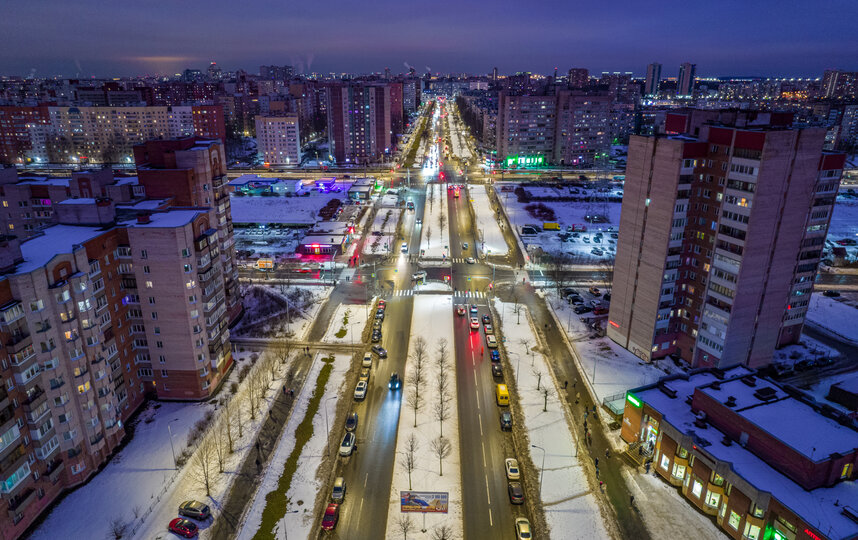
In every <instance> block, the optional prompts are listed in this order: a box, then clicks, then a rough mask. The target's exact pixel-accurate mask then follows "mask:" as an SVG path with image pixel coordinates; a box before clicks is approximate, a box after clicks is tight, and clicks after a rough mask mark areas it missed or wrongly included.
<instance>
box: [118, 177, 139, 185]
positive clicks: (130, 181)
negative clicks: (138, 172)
mask: <svg viewBox="0 0 858 540" xmlns="http://www.w3.org/2000/svg"><path fill="white" fill-rule="evenodd" d="M115 183H116V185H117V186H124V185H126V184H132V185H136V184H139V183H140V182H139V181H138V180H137V177H136V176H122V177H117V178H115Z"/></svg>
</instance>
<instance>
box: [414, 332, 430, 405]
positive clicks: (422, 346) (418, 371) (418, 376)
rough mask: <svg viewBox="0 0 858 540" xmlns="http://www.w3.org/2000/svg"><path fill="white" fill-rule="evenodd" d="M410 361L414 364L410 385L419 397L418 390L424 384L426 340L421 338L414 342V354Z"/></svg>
mask: <svg viewBox="0 0 858 540" xmlns="http://www.w3.org/2000/svg"><path fill="white" fill-rule="evenodd" d="M411 360H412V362H414V369H413V370H412V373H411V383H412V385H413V387H414V389H415V390H416V391H417V395H418V396H419V395H420V390H421V389H422V388H423V384H424V383H425V382H426V370H425V367H426V340H425V339H423V337H418V338H417V339H415V340H414V352H412V353H411Z"/></svg>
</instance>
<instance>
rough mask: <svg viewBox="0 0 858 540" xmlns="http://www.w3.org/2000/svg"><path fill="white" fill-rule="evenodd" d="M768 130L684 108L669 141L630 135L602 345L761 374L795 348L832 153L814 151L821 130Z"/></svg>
mask: <svg viewBox="0 0 858 540" xmlns="http://www.w3.org/2000/svg"><path fill="white" fill-rule="evenodd" d="M698 112H699V113H700V114H698ZM701 119H702V120H701ZM728 119H729V120H730V124H723V123H718V121H721V122H723V121H726V120H728ZM767 121H768V123H767ZM781 121H782V118H780V117H778V116H777V115H759V116H757V115H755V113H752V112H747V113H746V112H742V113H737V112H736V111H725V112H723V113H722V112H718V111H702V112H700V111H690V112H686V113H681V114H668V118H667V120H666V123H665V125H666V126H667V129H668V131H673V132H674V133H682V134H675V135H667V136H657V137H641V136H633V137H632V140H631V143H630V145H629V157H628V166H627V169H626V182H625V193H624V196H623V211H622V215H621V218H620V233H619V240H618V241H617V258H616V263H615V265H614V281H613V301H612V302H611V308H610V316H609V321H608V327H607V334H608V336H609V337H610V338H611V339H612V340H614V341H615V342H617V343H618V344H620V345H622V346H623V347H625V348H627V349H629V350H630V351H632V352H634V353H635V354H636V355H638V356H640V357H641V358H642V359H644V360H646V361H650V360H653V359H658V358H663V357H664V356H666V355H668V354H672V355H674V356H678V357H681V358H682V359H684V360H686V361H687V362H689V363H691V364H692V365H694V366H715V367H719V366H723V365H732V364H735V363H741V364H745V365H748V366H751V367H759V366H764V365H767V364H768V363H769V362H770V361H771V359H772V355H773V352H774V350H775V348H776V347H780V346H783V345H787V344H790V343H797V342H798V340H799V338H800V336H801V329H802V326H803V324H804V318H805V315H806V312H807V305H808V302H809V300H810V295H811V293H812V289H813V280H814V277H815V275H816V269H817V265H818V263H819V258H820V254H821V251H822V247H823V245H824V243H825V236H826V233H827V230H828V225H829V221H830V219H831V213H832V210H833V205H834V200H835V197H836V195H837V190H838V186H839V182H840V177H841V173H842V169H843V165H844V156H843V155H841V154H827V153H823V151H822V145H823V140H824V138H825V130H824V129H823V128H810V129H790V128H788V127H785V126H783V125H773V124H777V123H782V122H781ZM707 122H709V123H707ZM736 125H742V126H744V127H734V126H736ZM689 133H694V134H696V135H694V136H692V135H690V134H689Z"/></svg>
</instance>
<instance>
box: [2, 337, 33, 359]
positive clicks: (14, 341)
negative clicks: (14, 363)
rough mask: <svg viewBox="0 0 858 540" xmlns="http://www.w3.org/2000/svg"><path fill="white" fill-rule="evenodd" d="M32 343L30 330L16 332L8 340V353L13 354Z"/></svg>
mask: <svg viewBox="0 0 858 540" xmlns="http://www.w3.org/2000/svg"><path fill="white" fill-rule="evenodd" d="M32 344H33V339H32V337H31V336H30V333H29V332H16V333H15V334H12V335H11V336H9V338H8V339H7V340H6V349H8V353H9V355H10V356H11V355H14V354H16V353H19V352H21V351H23V350H24V349H26V348H27V346H28V345H32Z"/></svg>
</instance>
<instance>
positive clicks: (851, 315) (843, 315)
mask: <svg viewBox="0 0 858 540" xmlns="http://www.w3.org/2000/svg"><path fill="white" fill-rule="evenodd" d="M807 320H808V321H810V322H811V323H812V324H813V325H814V326H817V327H819V328H821V329H822V330H824V331H826V332H828V333H830V334H832V335H834V336H836V337H840V338H843V339H846V340H847V341H850V342H852V343H855V344H858V325H856V324H855V321H856V320H858V310H856V308H854V307H852V306H850V305H849V304H847V303H845V302H842V301H840V300H839V299H837V298H828V297H826V296H823V295H821V294H814V295H812V296H811V297H810V305H809V306H808V310H807Z"/></svg>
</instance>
